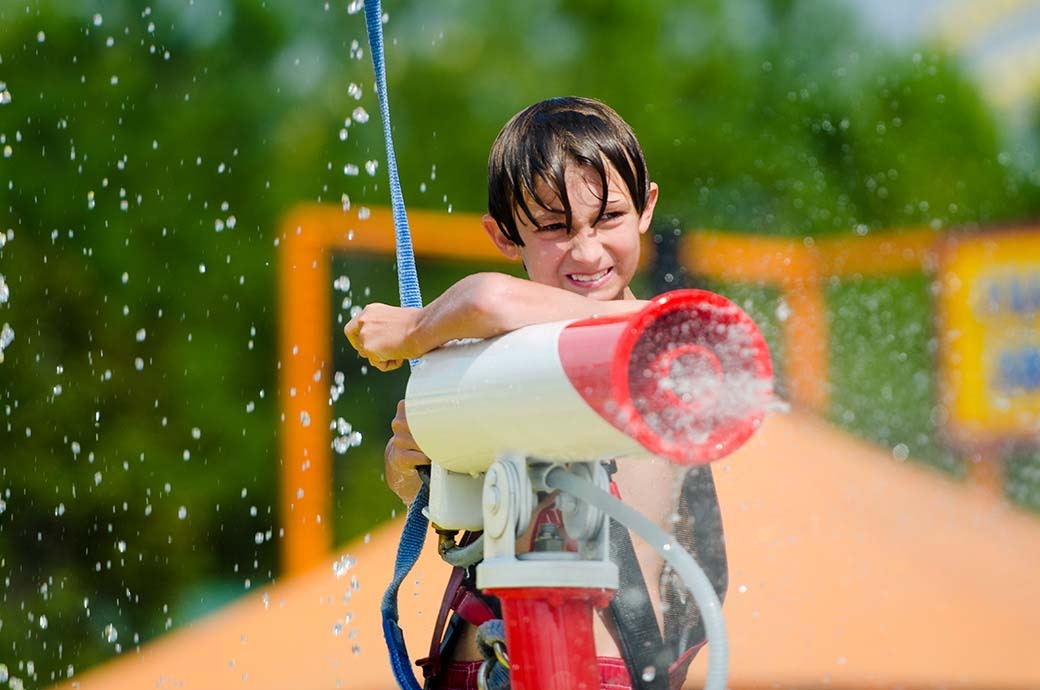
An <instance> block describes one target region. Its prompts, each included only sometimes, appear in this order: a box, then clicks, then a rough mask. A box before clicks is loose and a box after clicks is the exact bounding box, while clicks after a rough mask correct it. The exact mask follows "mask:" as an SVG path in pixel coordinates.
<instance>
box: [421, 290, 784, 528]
mask: <svg viewBox="0 0 1040 690" xmlns="http://www.w3.org/2000/svg"><path fill="white" fill-rule="evenodd" d="M771 399H772V364H771V361H770V357H769V350H768V348H767V346H766V343H765V339H764V338H763V337H762V334H761V332H760V331H759V329H758V328H757V326H756V325H755V323H754V322H753V321H752V320H751V318H750V317H749V316H748V315H747V314H746V313H745V312H744V311H743V310H741V309H740V308H739V307H738V306H737V305H735V304H734V303H732V302H731V301H729V300H727V299H726V298H724V297H722V296H721V295H717V294H715V293H712V292H708V291H704V290H676V291H672V292H668V293H665V294H663V295H661V296H659V297H657V298H656V299H654V300H652V301H651V302H650V303H649V304H648V305H647V306H646V307H644V308H643V309H642V310H640V311H638V312H634V313H632V314H626V315H619V316H606V317H596V318H589V319H580V320H575V321H563V322H555V323H547V324H539V325H533V326H527V327H525V328H521V329H519V330H516V331H513V332H511V333H507V334H505V335H502V336H499V337H496V338H491V339H488V340H480V341H469V342H458V343H453V344H451V345H448V346H445V347H442V348H440V349H438V350H436V351H434V352H431V353H429V354H427V355H425V356H424V357H423V359H422V360H421V362H420V363H419V364H418V365H417V366H415V367H414V368H413V371H412V375H411V378H410V380H409V382H408V389H407V393H406V398H405V400H406V403H405V404H406V408H407V410H408V423H409V426H410V428H411V431H412V434H413V436H414V437H415V439H416V441H417V443H418V445H419V447H420V448H422V449H423V452H424V453H426V455H427V456H429V457H430V459H431V460H432V463H433V464H432V468H431V485H430V504H429V517H430V520H431V521H432V522H433V523H434V524H435V525H437V526H439V527H441V528H445V529H466V530H479V529H482V528H483V521H484V520H483V515H482V511H481V507H480V506H481V494H482V491H483V476H484V473H486V471H487V470H488V468H489V467H490V466H491V464H492V463H493V462H495V460H496V459H497V458H498V457H499V456H501V455H502V454H503V453H505V452H511V451H512V452H519V453H523V454H524V455H526V456H528V457H533V458H538V459H539V460H541V461H548V462H560V463H567V462H579V461H595V460H606V459H612V458H619V457H629V456H631V457H637V456H642V457H646V456H648V455H652V456H661V457H664V458H667V459H668V460H670V461H672V462H675V463H679V464H682V465H699V464H704V463H707V462H710V461H712V460H716V459H718V458H720V457H723V456H725V455H727V454H729V453H731V452H733V451H734V450H735V449H737V448H738V447H740V446H741V445H742V444H743V443H744V442H745V441H746V440H747V439H748V438H749V437H750V436H751V434H752V433H754V431H755V429H757V428H758V426H759V425H760V424H761V422H762V419H763V417H764V415H765V410H766V408H767V405H768V403H769V401H770V400H771Z"/></svg>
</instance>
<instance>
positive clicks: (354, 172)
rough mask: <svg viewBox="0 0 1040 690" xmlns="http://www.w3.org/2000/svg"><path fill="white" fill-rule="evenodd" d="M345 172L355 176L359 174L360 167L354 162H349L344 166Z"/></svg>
mask: <svg viewBox="0 0 1040 690" xmlns="http://www.w3.org/2000/svg"><path fill="white" fill-rule="evenodd" d="M343 174H344V175H348V176H350V177H354V176H355V175H357V174H358V167H357V166H356V165H354V164H353V163H347V164H346V165H344V166H343Z"/></svg>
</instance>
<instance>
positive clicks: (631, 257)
mask: <svg viewBox="0 0 1040 690" xmlns="http://www.w3.org/2000/svg"><path fill="white" fill-rule="evenodd" d="M564 179H565V182H566V184H567V194H568V196H569V197H570V203H571V221H572V224H573V228H572V229H571V231H570V232H568V228H567V225H566V218H565V216H564V212H563V204H562V203H561V202H560V199H559V197H558V196H557V195H556V194H555V193H554V192H552V191H551V190H550V189H549V187H548V186H546V185H545V184H544V183H541V184H540V185H539V187H538V188H537V189H536V190H535V191H536V192H537V193H538V195H539V198H540V199H541V200H542V201H543V202H545V205H546V206H548V207H549V208H550V209H552V210H547V209H545V208H542V206H541V205H539V204H538V203H537V202H534V201H533V200H532V201H530V202H529V204H528V205H529V208H530V209H531V211H532V212H533V214H534V217H535V220H536V221H537V222H535V223H532V222H531V221H530V219H528V218H527V216H526V215H525V214H523V213H519V214H518V216H519V217H518V218H517V229H518V230H519V233H520V238H521V239H522V240H523V241H524V246H522V247H521V246H518V245H515V244H513V243H512V242H510V241H509V239H508V238H506V237H505V236H504V235H503V234H502V233H501V231H500V230H499V229H498V226H497V225H496V224H495V222H494V221H493V220H492V219H491V218H490V217H489V216H488V217H486V218H485V223H484V227H485V229H487V231H488V234H490V235H491V238H492V240H494V242H495V244H496V245H497V246H498V248H499V250H501V252H502V253H503V254H505V255H506V256H507V257H508V258H510V259H517V258H519V259H522V260H523V262H524V266H525V267H526V268H527V274H528V276H529V277H530V278H531V280H533V281H534V282H536V283H542V284H543V285H552V286H553V287H559V288H563V289H564V290H568V291H570V292H574V293H577V294H579V295H583V296H585V297H589V298H592V299H598V300H611V299H623V298H625V297H628V296H631V293H630V292H629V291H628V284H629V283H630V282H631V281H632V278H633V276H634V275H635V272H636V268H637V266H638V264H639V239H640V235H642V234H643V233H645V232H646V231H647V229H648V228H649V227H650V221H651V219H652V217H653V211H654V205H655V204H656V203H657V185H656V184H653V183H651V185H650V194H649V195H648V198H647V203H646V206H645V207H644V209H643V212H642V213H641V214H640V213H637V212H636V208H635V204H634V203H633V202H632V198H631V197H630V196H629V193H628V188H627V187H626V186H625V183H624V181H623V180H622V179H621V176H620V175H619V174H618V173H617V171H616V170H615V169H614V167H613V166H612V165H609V164H608V165H607V205H606V209H605V210H604V212H603V217H602V218H599V220H598V222H597V216H598V215H599V209H600V194H601V186H600V180H599V176H598V175H597V174H596V171H595V170H593V169H592V168H589V167H587V166H579V165H577V164H574V165H568V166H567V170H566V172H565V176H564Z"/></svg>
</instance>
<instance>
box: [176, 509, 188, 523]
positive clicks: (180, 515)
mask: <svg viewBox="0 0 1040 690" xmlns="http://www.w3.org/2000/svg"><path fill="white" fill-rule="evenodd" d="M186 517H188V509H187V508H185V507H184V506H181V507H180V508H178V509H177V519H178V520H183V519H184V518H186Z"/></svg>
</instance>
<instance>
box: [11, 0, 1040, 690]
mask: <svg viewBox="0 0 1040 690" xmlns="http://www.w3.org/2000/svg"><path fill="white" fill-rule="evenodd" d="M360 8H361V2H360V0H339V1H337V2H324V3H322V2H307V3H303V2H295V1H293V0H266V1H261V0H154V1H153V2H147V1H140V0H139V1H135V2H130V1H129V0H104V1H101V0H54V1H48V0H36V1H24V0H21V1H20V0H0V151H2V157H0V183H2V191H0V200H2V203H0V687H2V686H3V685H4V684H5V683H7V684H9V685H10V687H12V688H16V689H17V688H21V687H25V688H36V687H46V686H49V685H52V684H56V683H59V682H68V681H70V680H71V682H73V683H76V682H78V680H79V679H80V678H81V677H83V676H84V674H87V673H88V672H89V671H91V670H92V669H94V667H96V666H98V665H101V664H108V666H103V667H101V668H113V667H114V666H113V664H118V663H119V662H120V659H123V660H125V659H126V658H127V657H128V656H138V655H139V654H140V652H141V650H142V649H147V648H148V646H149V643H152V642H154V641H156V640H161V639H166V638H167V637H169V636H170V635H176V634H190V629H191V628H192V627H193V626H192V625H191V624H192V623H193V622H196V621H199V620H202V619H204V617H207V616H209V618H205V620H211V621H212V620H219V619H220V616H221V615H222V611H225V610H226V608H225V607H227V606H228V605H229V604H231V603H232V602H234V601H236V600H238V601H241V600H242V599H243V598H244V597H250V596H252V597H265V598H266V597H269V596H274V597H275V598H277V594H274V595H270V594H269V593H270V592H276V590H275V589H274V588H275V587H276V586H277V585H278V583H279V582H281V581H283V580H286V579H290V576H295V575H300V576H304V575H305V574H306V573H307V572H309V571H311V570H314V571H315V572H317V571H321V572H322V573H328V574H330V575H331V574H333V571H336V572H335V574H336V575H340V576H342V575H344V571H345V569H346V567H347V565H345V564H347V561H344V560H342V557H340V556H338V555H336V554H341V553H343V551H342V549H344V548H347V549H354V548H355V547H356V549H363V547H364V545H365V544H366V543H367V542H368V541H369V536H368V535H370V534H371V533H372V532H373V530H376V529H377V527H378V526H380V525H382V524H383V523H386V522H387V521H388V520H390V519H391V518H392V517H394V516H395V514H396V511H397V510H399V509H400V507H401V506H400V503H399V501H398V500H397V499H396V497H395V496H394V495H393V494H392V493H391V492H390V491H389V489H387V488H386V486H385V484H384V482H383V477H382V470H383V468H382V451H383V445H384V442H385V439H386V437H387V435H388V433H389V432H388V426H389V420H390V418H391V417H392V416H393V410H394V406H395V404H396V401H397V400H398V399H399V398H400V397H401V395H402V393H403V388H404V382H405V377H406V374H405V373H403V372H401V373H398V374H394V375H380V374H378V373H377V372H367V371H365V370H364V368H363V367H362V366H361V363H360V361H359V360H357V358H356V357H355V356H354V355H353V353H352V352H351V351H350V350H349V349H348V348H347V347H346V343H345V341H344V340H343V338H342V336H341V335H340V334H339V331H340V328H341V326H342V324H343V323H344V322H345V320H346V319H347V318H349V314H350V311H351V309H353V308H355V307H356V306H358V305H363V304H365V303H367V302H369V301H383V302H390V303H393V302H394V301H395V300H396V276H395V274H394V271H393V267H392V256H391V254H389V253H388V250H392V236H391V229H390V228H389V226H388V224H387V222H386V216H385V213H384V210H383V209H384V208H385V206H386V205H387V204H388V192H387V185H386V182H385V180H386V169H385V168H386V165H385V156H384V153H383V144H382V132H381V130H380V125H379V121H378V117H373V115H374V114H375V113H376V111H377V104H376V100H375V95H374V93H373V87H372V73H371V71H372V67H371V62H370V59H369V54H368V46H367V40H366V36H365V31H364V22H363V19H362V13H360V12H359V10H360ZM383 8H384V10H385V12H386V14H387V21H386V24H385V32H386V38H387V68H388V79H389V92H390V105H391V109H392V113H393V120H394V124H395V129H394V136H395V139H396V143H397V157H398V160H399V163H400V166H401V178H402V182H403V185H404V193H405V199H406V201H407V202H408V204H409V208H410V209H411V210H413V211H414V212H415V213H417V214H419V217H421V218H423V219H425V220H423V221H422V222H420V223H419V225H420V226H422V225H423V224H424V223H425V225H426V227H430V228H434V229H435V230H436V234H431V235H429V236H428V238H427V239H426V240H423V241H422V242H417V249H418V250H420V264H419V271H420V280H421V281H422V283H423V288H424V293H425V294H424V296H425V297H426V299H427V300H429V299H432V298H433V297H434V296H436V294H438V292H439V291H440V290H442V289H443V288H444V287H445V286H446V285H448V284H450V282H451V281H452V280H454V279H456V278H458V277H460V276H462V275H464V274H466V273H468V272H472V271H475V270H479V269H481V268H488V267H491V268H497V269H501V270H511V271H514V272H515V271H516V267H510V266H505V265H499V264H495V263H493V262H492V259H491V255H490V253H489V247H486V246H484V245H485V243H486V239H485V238H484V237H483V235H482V234H481V233H480V232H479V229H477V227H476V224H475V220H474V214H479V213H481V212H483V210H484V205H485V201H486V200H485V164H486V156H487V151H488V148H489V146H490V144H491V141H492V140H493V138H494V136H495V134H496V133H497V131H498V129H499V127H501V125H502V124H503V123H504V122H505V121H506V120H507V119H508V118H509V116H511V115H512V114H513V113H514V112H516V111H517V110H519V109H520V108H522V107H524V106H525V105H527V104H529V103H531V102H533V101H535V100H538V99H541V98H545V97H548V96H554V95H563V94H579V95H587V96H593V97H596V98H599V99H601V100H604V101H606V102H607V103H609V104H611V105H612V106H613V107H614V108H615V109H616V110H618V111H619V112H620V113H621V115H622V116H623V117H625V118H626V119H627V120H628V122H629V123H630V124H631V125H632V126H633V128H634V130H635V131H636V133H637V135H638V136H639V138H640V140H641V142H642V144H643V146H644V148H645V151H646V154H647V159H648V163H649V167H650V170H651V176H652V177H653V179H655V180H656V181H657V182H658V183H659V184H660V187H661V201H660V203H659V205H658V213H657V217H656V223H657V225H656V227H655V237H654V240H653V242H652V243H651V244H650V246H648V250H650V251H649V254H650V257H649V258H648V261H647V270H646V272H645V276H644V277H643V278H642V279H641V283H640V290H641V292H642V294H643V295H644V296H648V295H650V294H653V293H656V292H659V291H663V290H666V289H670V288H672V287H679V286H682V285H695V286H699V287H706V288H709V289H713V290H716V291H718V292H721V293H723V294H725V295H727V296H729V297H731V298H732V299H734V300H735V301H737V302H738V303H739V304H740V305H741V306H742V307H744V308H745V309H746V310H747V311H748V312H749V313H750V314H751V315H752V316H753V317H754V318H755V319H756V321H758V323H759V324H760V326H761V327H762V329H763V331H764V332H765V334H766V336H767V339H768V340H769V342H770V345H771V347H772V349H773V354H774V359H775V365H776V370H777V375H778V389H779V390H780V391H781V393H782V394H783V395H784V397H785V398H787V399H788V400H789V401H790V403H791V404H792V407H793V409H794V410H795V413H796V414H799V415H804V419H809V418H818V419H820V420H824V422H825V425H826V428H827V433H830V430H831V429H832V428H833V429H840V430H842V431H841V433H842V434H843V437H844V436H851V437H854V438H857V439H861V440H862V441H863V442H865V443H867V444H869V447H870V449H871V452H873V455H871V457H872V458H875V461H876V462H877V463H882V464H886V465H890V464H900V465H907V466H912V467H911V468H910V469H906V470H905V471H906V472H910V473H913V476H914V477H915V478H916V477H917V476H918V474H916V473H917V472H920V471H922V468H923V471H925V472H926V474H927V477H928V480H927V481H928V482H930V483H931V484H935V485H941V486H944V487H945V486H947V485H948V486H950V487H955V488H953V489H951V491H958V490H962V489H963V490H971V491H975V490H980V491H982V492H983V493H984V494H985V495H986V496H989V497H990V498H991V499H992V501H994V502H996V504H999V505H1001V506H1006V507H1007V508H1006V509H1007V510H1008V511H1009V513H1010V515H1012V517H1011V518H1010V519H1012V520H1022V519H1025V520H1027V522H1028V525H1030V526H1027V527H1025V528H1024V529H1025V530H1026V533H1029V534H1031V535H1032V536H1031V537H1030V539H1032V541H1028V542H1018V546H1019V547H1021V548H1026V547H1027V545H1035V544H1036V538H1037V533H1040V453H1038V452H1037V450H1036V447H1037V440H1038V438H1040V436H1038V432H1040V325H1038V322H1037V316H1038V314H1040V225H1038V224H1037V218H1038V217H1040V164H1038V155H1040V3H1037V2H1026V1H1022V0H1000V1H994V2H985V3H983V2H974V1H972V0H959V1H955V2H954V1H948V2H942V1H939V0H918V1H917V2H898V1H896V0H885V1H884V2H872V1H870V0H857V1H855V2H853V1H851V0H850V1H847V2H838V1H834V2H815V1H814V2H808V1H806V2H797V1H783V0H773V1H768V0H682V1H681V2H678V1H677V2H666V1H664V0H661V1H652V2H647V1H645V0H617V1H615V2H609V3H604V2H578V1H557V2H531V3H529V2H510V1H508V0H495V1H489V2H464V1H461V0H451V1H448V0H445V1H442V2H423V1H418V0H401V1H399V2H395V1H393V0H387V1H386V2H384V4H383ZM424 214H425V215H424ZM420 229H421V228H420ZM294 237H297V238H298V237H306V238H316V239H307V240H306V241H307V242H310V244H308V245H307V247H306V248H302V249H301V247H302V244H301V241H300V240H298V239H294ZM355 240H356V241H357V242H358V245H357V247H356V249H352V247H354V246H355V245H353V244H352V243H353V242H355ZM294 248H295V249H294ZM294 251H295V252H298V253H296V254H293V253H292V252H294ZM287 257H288V258H287ZM319 263H320V266H319V265H318V264H319ZM312 269H313V270H312ZM315 276H318V277H320V280H319V281H318V282H317V283H315V282H314V279H315ZM308 281H310V282H308ZM315 285H317V286H318V287H317V288H315V287H314V286H315ZM279 334H281V336H279ZM300 348H305V349H306V348H310V349H306V352H301V350H300ZM307 358H310V359H307ZM304 359H306V361H303V362H302V363H301V361H302V360H304ZM300 370H302V371H304V374H303V378H302V379H300V378H296V379H294V378H292V376H295V375H296V374H294V373H292V372H297V371H300ZM301 380H302V382H303V383H301ZM304 389H306V390H304ZM301 401H306V402H301ZM315 401H316V402H315ZM805 424H808V422H805ZM803 426H804V424H803ZM300 444H302V445H300ZM780 455H781V457H778V458H774V459H773V461H774V462H783V461H784V458H783V457H782V455H783V453H782V452H781V453H780ZM304 484H306V490H305V489H304V488H303V487H304ZM931 484H930V485H931ZM942 490H945V489H942ZM845 491H847V492H848V493H849V495H853V496H854V495H855V494H856V491H857V487H856V486H848V487H845ZM973 495H974V494H973ZM792 509H793V510H794V509H795V507H792ZM733 510H734V512H736V509H735V508H734V509H733ZM723 513H724V516H725V515H727V506H726V505H723ZM1030 530H1032V531H1031V532H1030ZM783 537H784V535H782V534H781V535H779V537H778V538H783ZM790 538H791V539H793V540H797V539H798V538H799V535H794V534H792V535H790ZM855 538H856V540H859V539H868V540H869V539H872V538H873V537H871V536H870V535H865V534H858V535H855ZM878 538H880V537H878ZM965 543H966V544H967V546H966V547H965V548H971V547H970V544H971V543H973V542H970V541H968V542H965ZM850 548H853V547H852V546H850ZM351 553H353V551H351ZM388 557H389V556H388ZM1031 562H1032V564H1033V565H1040V562H1038V557H1036V556H1034V557H1032V561H1031ZM333 563H335V564H337V566H336V568H338V570H336V568H333V567H332V564H333ZM350 563H353V561H350ZM335 581H336V582H337V583H338V586H340V588H341V589H342V590H343V591H342V592H339V593H338V594H337V596H341V595H342V596H343V600H344V602H347V601H348V600H349V596H348V595H349V593H350V592H351V591H357V590H359V589H360V588H361V587H362V586H364V587H366V588H368V589H371V590H373V591H375V590H378V589H380V588H381V586H382V583H381V582H377V581H370V582H363V581H362V582H358V581H357V580H356V578H355V580H354V581H353V582H352V581H351V577H350V576H349V575H347V576H345V577H337V578H336V580H335ZM439 586H440V583H439V582H437V583H435V584H431V585H430V587H431V588H432V589H434V590H436V589H438V587H439ZM821 586H823V587H826V585H825V584H824V585H821ZM992 587H993V588H997V589H999V587H1000V585H999V583H996V584H993V585H992ZM261 592H263V594H262V595H261ZM438 594H439V592H438ZM1028 594H1029V598H1031V599H1034V600H1037V599H1040V598H1038V597H1037V596H1036V595H1037V594H1040V591H1038V590H1033V591H1032V592H1031V593H1028ZM734 596H735V595H734ZM264 602H265V605H266V604H267V603H268V599H264ZM952 605H954V604H953V603H952V602H951V606H952ZM918 613H919V612H915V611H913V610H907V611H906V612H905V615H906V616H907V617H911V618H912V617H914V616H916V615H918ZM372 615H375V614H374V612H371V611H370V612H367V613H366V612H364V611H360V609H358V610H352V609H350V607H349V606H345V607H344V608H343V610H342V611H340V612H339V613H337V614H336V615H335V616H333V617H328V618H327V619H326V618H322V619H320V620H314V621H313V626H315V627H316V628H319V629H320V630H319V631H318V632H314V631H311V632H307V631H305V630H284V631H282V634H284V635H285V636H287V637H294V636H299V635H303V636H306V635H312V636H315V637H319V636H320V637H323V638H328V639H330V640H333V641H334V642H335V643H336V644H338V645H340V646H341V647H342V650H343V655H344V656H345V657H361V658H363V659H365V660H366V663H367V664H369V665H373V666H378V665H382V664H385V661H384V652H383V650H382V642H381V640H379V639H377V638H373V637H369V638H367V639H363V638H361V637H359V636H358V635H357V634H356V633H357V630H356V628H357V621H358V616H372ZM920 615H925V614H923V613H922V614H920ZM307 624H308V623H307V622H306V621H304V622H303V623H301V625H307ZM1033 630H1034V632H1035V631H1036V630H1037V629H1036V628H1035V627H1034V628H1033ZM186 631H187V632H186ZM240 632H241V635H242V636H243V644H244V640H245V638H247V637H248V636H249V635H250V634H252V631H250V630H245V629H243V630H241V631H240ZM179 639H187V638H179ZM977 642H978V641H977V640H966V641H965V648H964V649H960V650H950V653H951V654H961V653H962V654H965V655H971V654H972V645H974V644H976V643H977ZM417 655H419V654H417ZM850 656H853V655H852V654H851V653H850ZM226 657H227V658H228V659H229V660H230V663H229V667H230V668H231V669H234V667H235V662H234V657H235V652H233V651H229V652H228V653H227V654H226ZM330 663H332V662H330ZM827 663H831V664H836V663H837V662H835V661H834V660H833V659H828V660H827ZM1023 663H1025V662H1024V661H1023ZM842 664H844V662H842ZM805 667H806V669H807V670H806V673H807V675H806V676H805V677H804V678H794V679H778V682H781V683H786V685H782V687H810V686H813V687H814V686H817V685H821V686H822V685H827V684H829V683H830V682H831V678H837V680H836V681H835V682H834V683H833V684H832V685H831V686H832V687H835V686H840V687H846V685H842V684H841V676H840V664H839V665H838V667H836V669H835V670H834V673H836V674H837V675H827V676H826V677H825V676H824V672H823V671H818V670H817V669H818V668H820V666H819V665H814V664H813V663H812V662H811V661H810V660H807V661H806V664H805ZM336 669H337V670H336V671H335V673H338V674H339V676H337V678H340V679H341V680H342V685H341V687H348V688H349V687H357V686H355V685H352V683H351V678H350V673H349V672H346V671H341V670H339V667H336ZM1029 672H1032V674H1033V675H1032V678H1033V679H1034V680H1035V681H1036V683H1035V684H1034V685H1033V687H1040V669H1038V668H1037V667H1036V666H1035V665H1034V666H1033V667H1032V668H1031V669H1029V668H1026V669H1025V671H1024V673H1025V674H1026V675H1025V676H1024V677H1029V675H1028V674H1029ZM827 673H828V674H830V673H831V672H830V671H828V672H827ZM233 677H234V678H235V680H236V682H239V683H241V684H242V685H243V687H250V685H252V686H256V685H257V684H259V686H260V687H270V685H265V684H264V683H265V681H264V671H263V670H262V669H254V670H252V671H251V672H250V673H249V674H244V673H238V672H237V671H235V674H234V676H233ZM879 677H880V678H881V679H882V680H885V679H886V678H888V677H887V676H884V675H883V674H881V675H880V676H879ZM944 679H945V676H942V674H941V670H938V669H937V676H936V683H939V682H941V681H942V682H945V681H944ZM896 680H898V678H897V679H896ZM917 680H920V679H917ZM164 682H165V681H164ZM337 682H339V681H337ZM893 682H895V681H893ZM301 683H302V684H301V685H299V686H297V687H312V686H311V685H308V684H307V682H304V681H301ZM799 683H801V685H799ZM1001 683H1003V681H1000V682H997V681H994V684H993V685H986V684H985V683H982V684H975V685H972V684H971V683H968V686H970V687H1007V686H1008V685H1007V683H1004V684H1001ZM1012 685H1013V684H1012ZM738 686H739V683H738V684H737V685H734V687H738ZM149 687H160V686H158V685H153V686H149ZM162 687H165V686H162ZM171 687H172V686H171ZM193 687H194V686H193ZM225 687H226V686H225ZM314 687H317V686H314ZM744 687H750V686H744ZM893 687H894V685H893ZM915 687H925V686H924V685H921V686H915ZM1018 687H1026V685H1020V686H1018Z"/></svg>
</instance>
